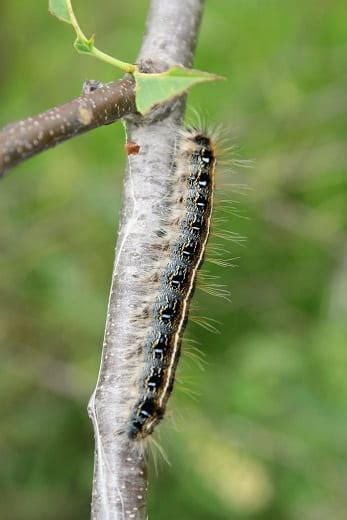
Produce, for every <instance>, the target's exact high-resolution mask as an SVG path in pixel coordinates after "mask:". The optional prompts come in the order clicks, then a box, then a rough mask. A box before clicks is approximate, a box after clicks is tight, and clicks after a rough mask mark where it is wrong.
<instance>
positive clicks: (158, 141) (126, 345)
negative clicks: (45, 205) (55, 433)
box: [88, 0, 204, 520]
mask: <svg viewBox="0 0 347 520" xmlns="http://www.w3.org/2000/svg"><path fill="white" fill-rule="evenodd" d="M203 3H204V0H175V1H172V0H152V2H151V9H150V14H149V17H148V24H147V32H146V35H145V37H144V41H143V44H142V48H141V51H140V55H139V59H138V62H139V63H140V65H141V67H142V69H147V70H148V71H150V70H152V71H154V70H155V71H158V70H165V69H166V68H168V67H170V66H171V65H175V64H182V65H184V66H188V67H189V66H191V64H192V58H193V52H194V49H195V43H196V36H197V32H198V28H199V24H200V19H201V14H202V9H203ZM184 101H185V99H184V98H181V99H180V100H178V101H176V102H175V103H173V104H171V106H170V107H169V110H168V108H167V107H166V110H164V109H163V111H162V112H160V109H159V111H156V112H155V115H154V116H153V115H152V118H150V117H146V119H142V120H141V119H138V118H137V119H136V120H134V119H133V118H132V119H130V118H129V120H128V123H127V139H128V142H131V143H135V144H136V146H137V147H138V150H139V153H138V154H137V155H131V156H129V162H128V168H127V173H126V177H125V183H124V197H123V210H122V220H121V226H120V230H119V236H118V242H117V249H116V259H115V265H114V271H113V275H112V284H111V292H110V299H109V305H108V313H107V322H106V328H105V337H104V344H103V352H102V360H101V366H100V372H99V377H98V381H97V385H96V388H95V391H94V393H93V395H92V396H91V399H90V403H89V407H88V410H89V415H90V417H91V419H92V421H93V426H94V433H95V464H94V479H93V499H92V518H93V520H125V519H136V520H144V519H146V518H147V506H146V494H147V493H146V491H147V479H146V462H145V460H144V458H143V454H142V453H141V449H139V447H137V448H136V446H135V443H134V441H131V440H129V439H128V437H127V435H126V432H125V429H126V424H127V420H128V415H127V414H128V412H129V402H131V401H134V402H135V400H136V391H137V385H136V381H137V377H138V373H139V365H140V366H141V356H142V355H143V352H139V349H138V343H137V337H136V335H137V331H136V330H134V316H135V313H136V311H137V310H138V309H137V304H138V303H139V298H141V297H143V298H146V297H149V296H150V295H148V294H146V289H147V288H146V284H145V283H144V282H142V284H141V280H143V275H144V273H146V272H148V269H149V268H150V265H151V262H152V255H153V251H151V250H150V248H149V245H148V240H147V237H148V235H150V234H151V233H154V231H155V230H157V229H158V228H160V227H161V217H160V213H161V210H162V209H163V205H164V201H165V198H166V196H167V194H168V192H169V186H170V174H171V168H170V164H171V160H172V150H173V143H174V142H175V138H176V136H177V129H178V128H179V127H180V125H181V121H182V117H183V111H184V105H185V103H184ZM155 207H156V208H158V211H153V208H155ZM139 289H140V290H139ZM147 291H148V289H147ZM163 508H165V504H163ZM162 517H163V518H165V517H166V515H165V512H164V513H163V514H162Z"/></svg>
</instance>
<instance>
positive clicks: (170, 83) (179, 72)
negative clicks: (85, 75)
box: [49, 0, 221, 114]
mask: <svg viewBox="0 0 347 520" xmlns="http://www.w3.org/2000/svg"><path fill="white" fill-rule="evenodd" d="M49 10H50V12H51V14H53V15H54V16H56V17H57V18H59V20H62V21H63V22H66V23H69V24H71V25H72V26H73V28H74V30H75V32H76V36H77V38H76V40H75V43H74V47H75V49H76V50H77V51H78V52H80V53H82V54H89V55H91V56H94V57H96V58H98V59H100V60H101V61H104V62H106V63H109V64H111V65H113V66H114V67H117V68H119V69H121V70H123V71H124V72H130V73H131V74H133V75H134V78H135V82H136V107H137V110H138V111H139V112H140V114H145V113H146V112H148V111H149V110H150V109H151V108H152V107H153V106H154V105H156V104H158V103H162V102H163V101H168V100H169V99H171V98H174V97H176V96H179V95H180V94H182V93H183V92H185V91H186V90H188V89H189V88H191V87H192V86H193V85H196V84H197V83H202V82H205V81H215V80H218V79H221V77H219V76H216V75H215V74H209V73H207V72H202V71H198V70H191V69H186V68H184V67H179V66H176V67H172V68H171V69H169V70H167V71H166V72H163V73H161V74H148V73H147V74H144V73H142V72H140V71H139V70H138V67H137V66H136V65H132V64H131V63H126V62H124V61H120V60H118V59H117V58H113V57H112V56H109V55H108V54H105V53H104V52H102V51H100V50H99V49H97V48H96V47H95V45H94V43H95V37H94V36H92V37H91V38H89V39H88V38H87V37H86V36H85V35H84V33H83V32H82V30H81V28H80V26H79V23H78V22H77V19H76V17H75V14H74V12H73V9H72V4H71V0H49Z"/></svg>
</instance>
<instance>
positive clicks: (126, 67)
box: [91, 47, 137, 74]
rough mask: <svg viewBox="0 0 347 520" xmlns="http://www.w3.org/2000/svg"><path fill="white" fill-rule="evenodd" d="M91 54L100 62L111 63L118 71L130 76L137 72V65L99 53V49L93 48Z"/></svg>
mask: <svg viewBox="0 0 347 520" xmlns="http://www.w3.org/2000/svg"><path fill="white" fill-rule="evenodd" d="M91 54H93V56H95V57H96V58H98V59H99V60H102V61H105V62H106V63H109V64H110V65H113V66H114V67H117V68H118V69H121V70H123V71H124V72H129V73H130V74H133V73H134V72H136V70H137V67H136V65H133V64H132V63H127V62H125V61H121V60H118V59H117V58H113V57H112V56H110V55H109V54H106V53H105V52H102V51H99V49H97V48H96V47H92V49H91Z"/></svg>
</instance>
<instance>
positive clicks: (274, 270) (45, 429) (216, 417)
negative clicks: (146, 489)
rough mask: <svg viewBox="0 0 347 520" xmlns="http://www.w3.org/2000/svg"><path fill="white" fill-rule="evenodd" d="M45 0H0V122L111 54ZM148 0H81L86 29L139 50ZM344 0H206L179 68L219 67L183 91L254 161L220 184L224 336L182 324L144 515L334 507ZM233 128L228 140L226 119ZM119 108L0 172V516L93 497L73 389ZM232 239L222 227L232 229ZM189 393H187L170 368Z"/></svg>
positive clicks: (345, 275) (35, 512)
mask: <svg viewBox="0 0 347 520" xmlns="http://www.w3.org/2000/svg"><path fill="white" fill-rule="evenodd" d="M47 3H48V2H47V1H46V0H41V1H39V2H32V1H30V0H23V1H21V2H4V1H3V2H1V3H0V32H1V40H2V45H1V47H2V50H1V56H0V60H1V66H0V77H1V81H0V90H1V95H0V100H1V102H0V106H1V110H0V124H1V125H4V124H6V123H8V122H10V121H13V120H16V119H20V118H22V117H26V116H29V115H32V114H36V113H38V112H40V111H43V110H45V109H47V108H49V107H51V106H53V105H56V104H59V103H62V102H64V101H66V100H68V99H70V98H73V97H75V96H76V95H77V94H78V93H79V92H80V89H81V85H82V81H83V80H84V79H86V78H97V79H100V80H102V81H109V80H111V79H112V78H113V77H114V75H113V70H112V69H111V68H110V67H108V66H107V65H104V64H102V63H98V62H97V61H94V60H92V59H91V58H88V57H84V56H79V55H77V54H76V53H75V52H74V51H73V48H72V41H73V34H72V31H71V29H70V28H69V27H68V26H66V25H64V24H61V23H59V22H58V21H57V20H56V19H54V18H53V17H50V16H49V15H48V13H47ZM148 3H149V2H148V1H144V0H141V1H140V0H127V1H126V2H125V1H124V2H122V1H118V2H115V1H111V0H102V1H101V2H99V3H96V2H95V1H93V0H88V1H87V0H84V1H82V0H79V1H78V0H76V1H75V2H74V4H75V6H76V11H77V13H78V17H79V19H80V20H81V25H82V27H83V28H84V29H85V32H86V33H87V34H90V33H92V32H96V33H97V41H98V46H99V48H101V49H103V50H105V51H106V52H109V53H111V54H114V55H115V56H117V57H119V58H121V59H124V60H128V61H134V60H135V58H136V55H137V50H138V48H139V45H140V42H141V37H142V32H143V28H144V22H145V17H146V12H147V8H148ZM346 37H347V4H346V2H344V1H339V0H330V1H329V2H327V1H324V0H304V1H303V2H293V1H292V2H281V1H278V0H263V1H258V0H241V1H240V0H238V1H236V0H219V1H214V2H213V1H207V6H206V11H205V16H204V20H203V24H202V30H201V34H200V39H199V44H198V49H197V54H196V60H195V66H196V67H197V68H200V69H203V70H208V71H211V72H215V73H218V74H223V75H226V76H227V77H228V79H229V81H227V82H220V83H216V84H211V85H204V86H199V87H197V88H195V90H194V91H193V92H192V94H191V95H190V97H189V103H190V104H191V105H192V106H194V107H197V108H201V109H202V111H203V113H204V114H205V115H206V116H207V119H208V120H209V121H211V122H216V123H224V124H225V125H226V126H227V127H228V128H229V129H230V132H229V133H230V137H231V138H232V140H234V141H235V142H236V143H238V144H239V145H240V147H241V150H242V153H241V155H242V156H243V157H244V158H246V159H248V158H252V159H253V158H254V159H255V160H256V164H255V167H254V168H253V169H251V170H242V171H241V172H240V174H239V175H238V176H236V177H233V176H232V175H231V176H230V180H231V182H232V181H234V180H235V179H237V180H236V182H241V183H246V184H247V185H248V189H247V190H242V193H241V194H237V193H230V191H228V190H226V193H224V194H223V196H222V198H230V199H233V200H236V202H237V208H238V211H239V212H240V213H242V214H243V215H246V216H247V217H248V220H246V219H244V218H237V217H234V216H230V215H229V216H228V222H226V223H225V224H224V228H227V229H230V230H232V231H235V232H238V233H240V234H241V235H245V236H247V237H248V241H247V244H246V246H245V247H240V246H238V245H237V244H231V245H230V255H229V256H233V257H239V259H238V260H237V262H236V263H237V264H238V266H237V267H236V268H224V269H221V268H218V267H216V268H212V267H211V266H208V267H207V269H208V270H209V272H211V273H213V274H218V275H220V276H221V283H224V284H226V285H227V286H228V287H229V288H230V289H231V293H232V302H231V303H228V302H225V301H224V300H221V299H216V298H212V297H210V296H207V295H205V294H204V293H201V292H200V291H197V293H196V296H195V300H196V302H198V304H199V307H200V312H201V314H202V315H206V316H208V317H210V318H213V319H216V320H218V321H220V322H221V325H220V326H219V328H220V331H221V334H220V335H211V334H209V333H207V332H206V331H204V330H203V329H201V328H199V327H197V326H195V325H192V326H190V327H189V329H190V330H189V335H190V337H193V338H195V339H196V340H198V341H199V342H200V344H201V350H202V351H203V352H205V353H206V361H207V364H206V366H205V370H204V371H201V370H199V368H198V367H197V366H196V364H194V363H191V362H190V361H189V359H188V358H187V356H183V357H184V358H185V360H184V362H183V366H182V368H181V373H180V378H181V379H182V381H183V383H182V385H181V389H179V385H178V386H177V389H176V391H175V395H174V398H173V402H172V403H171V412H170V416H171V419H170V420H167V421H166V424H164V425H163V427H162V428H161V435H160V437H161V444H162V445H163V447H164V448H165V451H166V452H167V456H168V458H169V460H170V461H171V463H172V465H171V466H167V465H166V464H163V465H162V467H161V468H160V470H159V473H158V475H157V476H156V475H155V473H154V472H153V474H152V478H151V484H150V518H151V519H152V520H162V519H166V520H174V519H187V520H188V519H189V520H193V519H194V520H212V519H213V520H224V519H231V520H239V519H240V520H241V519H250V520H253V519H254V520H255V519H264V520H265V519H266V520H268V519H276V520H311V519H312V520H321V519H322V520H323V519H324V520H325V519H331V518H334V520H342V519H345V518H346V509H347V495H346V485H347V468H346V455H347V420H346V419H347V416H346V408H347V384H346V370H347V353H346V348H345V347H346V337H347V325H346V308H347V302H346V293H347V241H346V207H347V189H346V187H347V186H346V184H347V183H346V142H345V141H346V133H347V124H346V108H347V71H346V58H347V39H346ZM234 138H235V139H234ZM123 142H124V137H123V130H122V126H121V125H120V124H118V125H113V126H109V127H105V128H100V129H98V130H96V131H94V132H92V133H90V134H89V135H85V136H83V137H80V138H78V139H75V140H72V141H70V142H68V143H66V144H63V145H61V146H59V147H58V148H56V149H54V150H50V151H49V152H46V153H44V154H42V155H40V156H38V157H36V158H34V159H31V160H29V161H28V162H26V163H24V164H22V165H21V166H19V167H17V168H16V169H15V170H13V171H12V172H10V173H9V174H8V176H7V177H6V178H5V179H4V180H3V181H2V182H1V190H0V248H1V257H0V340H1V351H0V395H1V402H2V410H1V414H0V415H1V419H0V421H1V425H0V431H1V433H0V452H1V454H0V457H1V462H0V497H1V498H0V517H1V518H2V519H6V520H24V519H25V520H34V519H35V520H37V519H43V518H44V519H46V520H56V519H64V520H72V519H74V520H75V519H84V518H88V516H89V504H90V488H91V477H92V464H93V437H92V427H91V424H90V422H89V420H88V417H87V413H86V404H87V401H88V398H89V395H90V394H91V392H92V390H93V387H94V383H95V381H96V376H97V372H98V366H99V359H100V348H101V343H102V337H103V328H104V322H105V315H106V305H107V300H108V291H109V284H110V277H111V270H112V262H113V252H114V238H115V232H116V229H117V226H118V222H117V219H118V214H119V210H120V203H121V188H122V178H123V171H124V162H125V159H124V153H123ZM227 247H228V248H229V245H227ZM185 387H188V388H189V390H193V391H194V392H197V393H198V394H199V395H198V397H197V399H196V400H193V399H191V397H189V396H187V395H186V394H185V393H184V388H185Z"/></svg>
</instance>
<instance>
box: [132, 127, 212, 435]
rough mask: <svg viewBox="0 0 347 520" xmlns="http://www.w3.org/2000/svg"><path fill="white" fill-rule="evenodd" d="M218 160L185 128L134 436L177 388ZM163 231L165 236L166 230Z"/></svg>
mask: <svg viewBox="0 0 347 520" xmlns="http://www.w3.org/2000/svg"><path fill="white" fill-rule="evenodd" d="M215 166H216V152H215V146H214V144H213V142H212V140H211V138H210V137H208V136H207V135H205V134H204V133H203V132H202V131H199V130H197V129H193V128H191V129H187V130H184V131H182V132H181V135H180V137H179V140H178V145H177V151H176V157H175V165H174V169H175V171H174V174H175V190H174V194H173V197H175V204H173V206H174V207H173V211H172V214H171V222H170V225H173V226H174V227H175V229H176V233H175V234H174V237H173V241H172V243H170V244H169V254H168V257H167V258H168V261H167V263H166V265H165V267H164V269H163V272H162V273H161V274H160V277H159V280H158V294H157V296H156V298H155V301H154V304H152V306H151V308H150V309H149V311H147V312H149V313H150V316H151V322H150V325H149V329H148V334H147V335H146V336H144V339H143V349H144V352H145V366H146V369H145V373H144V374H143V377H142V379H141V382H140V385H141V388H140V389H139V391H140V395H141V397H140V398H139V399H138V400H137V402H136V403H135V406H134V408H133V410H132V412H131V416H130V418H129V421H128V430H127V433H128V436H129V438H131V439H143V438H145V437H146V436H148V435H149V434H151V433H152V432H153V429H154V428H155V426H156V425H157V424H158V423H159V422H160V420H161V419H162V418H163V416H164V413H165V408H166V404H167V401H168V399H169V397H170V394H171V392H172V389H173V385H174V379H175V371H176V367H177V364H178V361H179V357H180V351H181V341H182V335H183V332H184V329H185V326H186V322H187V319H188V313H189V303H190V300H191V297H192V294H193V291H194V287H195V282H196V275H197V272H198V269H199V267H200V266H201V264H202V261H203V257H204V253H205V249H206V244H207V240H208V237H209V231H210V223H211V216H212V211H213V195H214V182H215ZM161 233H162V235H163V236H164V235H165V230H163V231H161ZM159 236H160V235H159Z"/></svg>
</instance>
